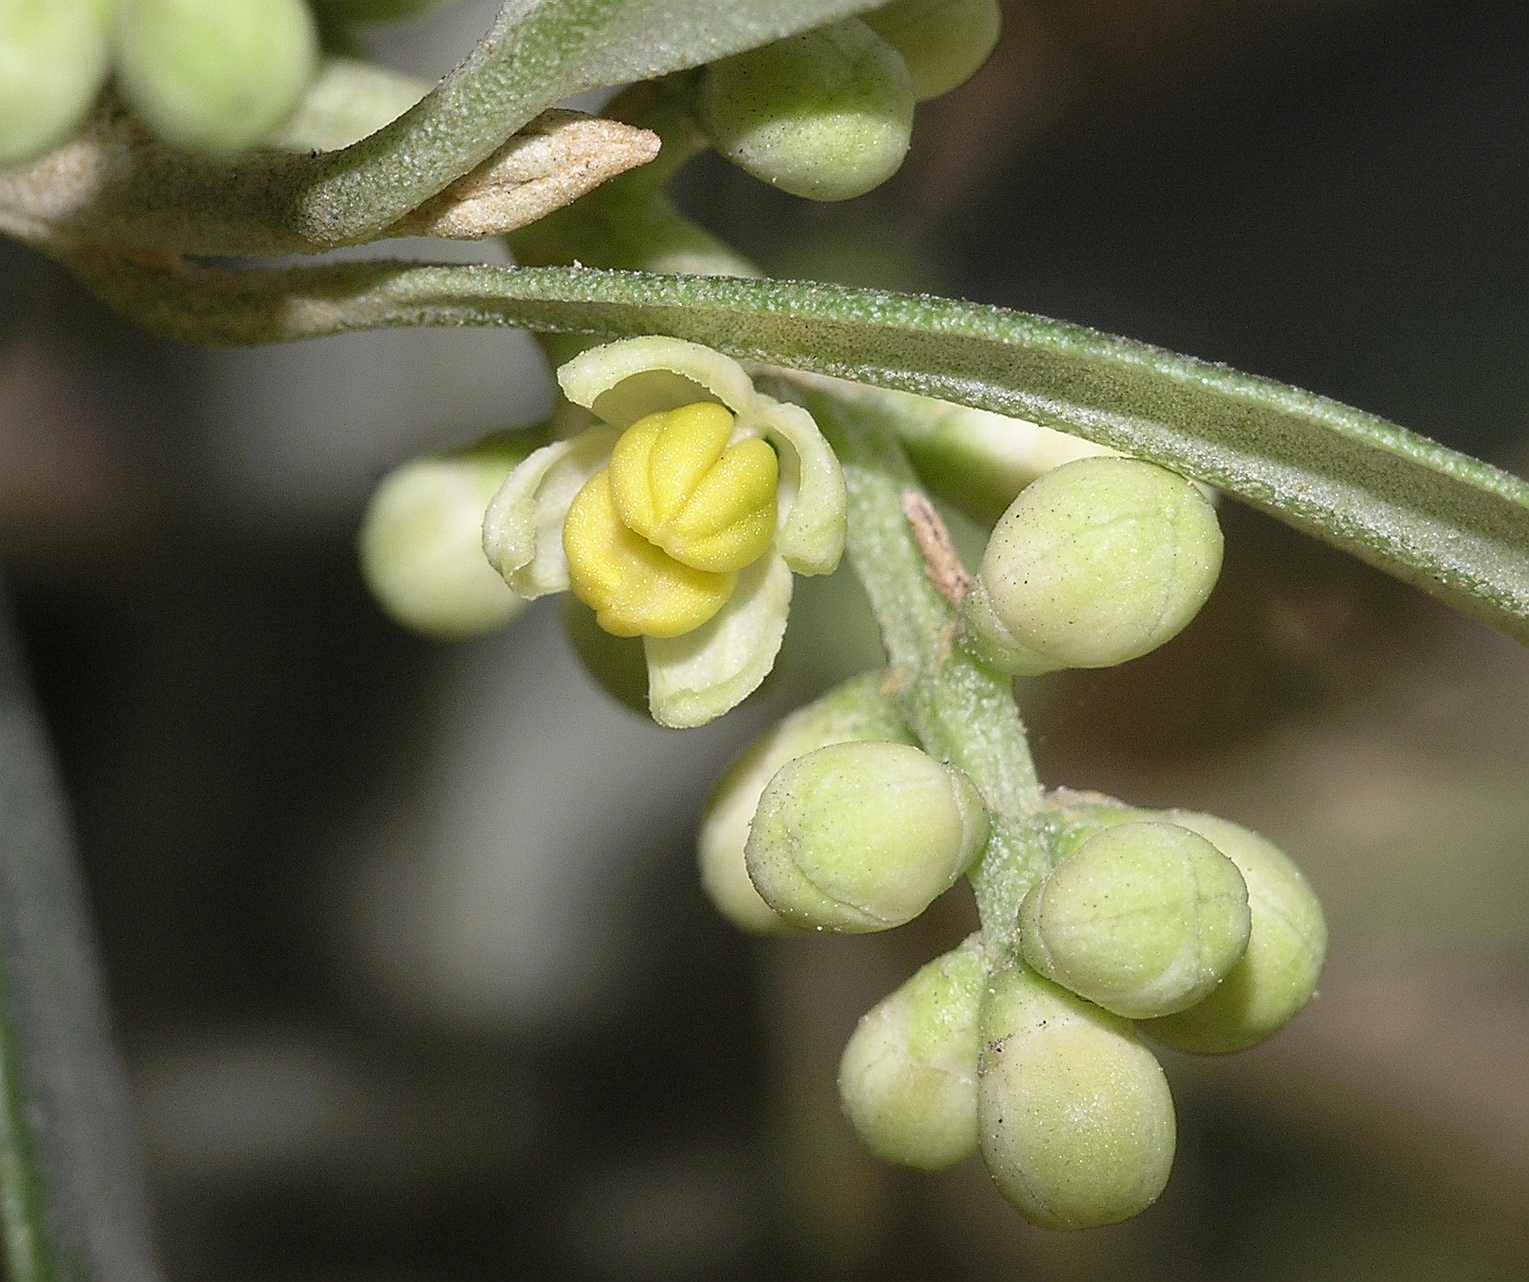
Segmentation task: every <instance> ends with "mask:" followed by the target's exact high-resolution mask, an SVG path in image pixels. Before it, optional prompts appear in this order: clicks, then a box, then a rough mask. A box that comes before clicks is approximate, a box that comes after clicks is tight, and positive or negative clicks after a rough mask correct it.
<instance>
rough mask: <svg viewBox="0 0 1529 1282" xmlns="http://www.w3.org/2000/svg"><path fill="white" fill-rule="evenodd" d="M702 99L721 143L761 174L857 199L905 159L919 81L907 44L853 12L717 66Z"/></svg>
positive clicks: (811, 191)
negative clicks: (891, 40) (902, 49)
mask: <svg viewBox="0 0 1529 1282" xmlns="http://www.w3.org/2000/svg"><path fill="white" fill-rule="evenodd" d="M699 106H700V116H701V122H702V124H703V125H704V126H705V127H706V131H707V133H709V134H710V135H711V138H712V141H713V142H714V143H715V144H716V146H717V150H718V151H720V152H721V153H722V154H723V155H724V156H726V157H727V158H728V159H729V160H731V161H732V162H733V163H734V164H736V165H738V166H740V167H741V168H743V169H745V170H747V171H748V172H749V173H751V174H753V175H754V177H756V178H758V179H760V180H761V181H763V182H767V183H771V184H773V185H774V186H776V187H779V188H781V189H782V190H783V191H789V192H790V193H791V194H792V195H795V196H806V197H808V198H809V199H812V200H848V199H849V198H850V197H852V196H863V195H864V194H865V193H866V192H868V191H870V190H872V189H873V188H875V187H879V186H880V185H881V184H882V183H884V182H885V181H886V180H887V179H888V178H890V177H891V176H892V175H893V174H895V173H896V172H897V170H898V167H899V166H900V165H901V164H902V163H903V157H904V156H905V155H907V153H908V140H909V137H910V136H911V134H912V131H913V80H912V78H911V77H910V76H909V74H908V68H907V65H906V64H905V63H904V62H903V60H902V56H901V55H900V54H899V53H898V52H897V50H895V49H893V48H892V46H891V45H889V44H887V43H886V41H884V40H883V39H882V38H881V37H880V36H878V35H877V34H876V33H875V32H874V31H872V30H871V29H870V28H869V27H867V26H866V25H865V23H863V22H861V21H859V20H858V19H855V18H851V19H848V20H846V21H844V22H836V23H834V24H832V25H831V26H827V27H820V28H818V29H817V30H816V31H808V32H806V33H805V34H803V35H799V36H793V37H792V38H791V39H789V40H780V41H777V42H776V43H774V44H769V45H765V46H764V47H763V48H759V49H752V50H750V51H749V52H748V53H741V54H738V55H737V56H736V57H732V58H724V59H723V60H722V61H721V62H717V63H714V64H712V66H710V67H709V68H707V71H706V76H705V79H704V80H703V81H702V83H701V93H700V103H699Z"/></svg>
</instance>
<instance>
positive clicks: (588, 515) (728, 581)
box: [563, 471, 737, 637]
mask: <svg viewBox="0 0 1529 1282" xmlns="http://www.w3.org/2000/svg"><path fill="white" fill-rule="evenodd" d="M563 549H564V551H566V552H567V554H568V571H569V578H570V580H571V583H572V587H573V592H574V595H575V596H577V597H578V598H579V600H581V601H583V602H584V603H585V604H586V605H588V606H591V607H592V608H593V609H594V611H595V619H596V621H597V622H598V623H599V624H600V626H601V627H602V628H604V629H605V630H606V631H607V632H610V633H612V634H614V635H615V636H618V637H634V636H650V637H677V636H681V635H683V634H684V633H686V632H691V631H694V630H695V629H696V628H698V627H700V626H701V625H702V624H703V623H705V622H706V621H707V620H708V619H710V618H711V617H712V615H714V614H716V612H717V611H718V610H720V609H721V608H722V606H723V605H724V604H725V603H726V601H727V599H728V597H730V596H731V595H732V593H733V586H734V584H735V583H736V582H737V576H736V575H734V574H711V573H708V572H707V571H705V570H697V569H693V568H692V567H690V566H688V565H682V564H681V563H680V562H678V561H676V560H675V559H674V558H673V557H672V556H669V555H668V554H667V553H666V552H664V551H663V550H662V549H660V548H657V547H654V546H653V544H651V543H649V542H648V541H647V540H646V539H644V538H643V537H642V536H641V535H639V534H634V533H633V532H632V531H631V530H629V529H628V528H627V527H626V526H625V525H623V524H622V522H621V518H620V517H619V516H618V515H617V512H616V505H615V503H614V501H613V500H612V498H611V486H610V472H609V471H604V472H601V473H599V475H597V476H596V477H594V478H593V479H592V480H591V481H590V482H589V483H588V484H587V485H585V487H584V488H583V489H582V490H580V491H579V493H578V496H577V497H576V498H575V499H574V501H573V505H572V506H571V507H570V508H569V509H568V520H567V522H566V524H565V525H564V526H563Z"/></svg>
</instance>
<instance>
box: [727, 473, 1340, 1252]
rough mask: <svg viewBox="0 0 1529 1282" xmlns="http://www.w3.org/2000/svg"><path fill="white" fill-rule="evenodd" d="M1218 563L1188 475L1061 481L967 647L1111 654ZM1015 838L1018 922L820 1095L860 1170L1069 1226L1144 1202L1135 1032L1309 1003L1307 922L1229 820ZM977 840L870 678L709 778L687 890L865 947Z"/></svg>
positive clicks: (982, 582) (1028, 529)
mask: <svg viewBox="0 0 1529 1282" xmlns="http://www.w3.org/2000/svg"><path fill="white" fill-rule="evenodd" d="M1220 557H1221V534H1220V530H1219V527H1218V525H1217V522H1216V517H1215V512H1214V509H1213V507H1212V506H1211V505H1210V503H1209V502H1208V501H1207V500H1206V498H1205V496H1204V495H1203V494H1202V493H1201V491H1200V490H1199V489H1198V488H1197V487H1195V486H1194V485H1193V484H1191V483H1190V482H1188V481H1185V480H1183V479H1182V478H1180V477H1178V476H1175V475H1174V474H1172V473H1170V472H1167V471H1165V470H1163V469H1161V468H1158V467H1155V466H1152V465H1150V464H1146V463H1141V462H1138V461H1135V460H1128V459H1120V458H1090V459H1084V460H1079V461H1074V462H1070V463H1066V464H1064V465H1062V466H1061V467H1058V468H1056V469H1055V470H1054V471H1051V472H1048V473H1046V474H1045V475H1043V476H1042V477H1041V478H1040V479H1038V480H1036V481H1034V482H1033V483H1032V484H1031V485H1030V486H1029V487H1028V488H1027V489H1026V490H1024V491H1023V492H1022V493H1021V494H1020V496H1019V497H1018V498H1017V499H1016V500H1015V501H1014V502H1013V503H1012V504H1011V505H1010V507H1009V509H1008V511H1007V512H1006V513H1005V514H1004V516H1003V517H1002V518H1001V519H1000V520H999V522H998V524H997V526H996V528H995V529H994V531H993V535H992V539H991V541H990V543H989V546H988V549H987V553H986V555H985V556H984V558H983V561H982V568H981V572H980V574H979V576H978V579H977V582H976V584H975V585H974V588H973V590H972V592H971V593H970V595H969V596H968V599H967V605H966V610H965V613H964V623H965V628H966V631H965V637H966V644H968V645H969V646H970V647H971V649H972V650H973V651H974V653H975V654H976V655H977V656H978V657H979V658H980V659H981V660H982V661H984V662H986V663H988V664H990V665H993V666H995V667H997V668H998V669H999V670H1000V671H1004V672H1011V673H1012V672H1024V673H1036V672H1043V671H1048V670H1053V669H1057V668H1062V667H1100V666H1104V665H1107V664H1113V663H1121V662H1125V661H1126V660H1129V659H1131V658H1134V657H1136V656H1138V655H1140V654H1143V653H1145V652H1147V651H1148V650H1150V649H1152V648H1154V647H1155V646H1157V645H1160V644H1161V643H1162V642H1164V641H1165V640H1167V639H1168V638H1170V637H1172V636H1173V635H1174V634H1176V633H1177V632H1178V631H1179V630H1180V629H1181V628H1183V627H1184V626H1185V624H1186V623H1187V622H1188V621H1189V620H1190V618H1192V616H1193V615H1194V614H1195V612H1196V611H1197V610H1198V609H1199V607H1200V605H1201V604H1202V603H1203V602H1204V600H1205V598H1206V596H1207V595H1208V593H1209V591H1210V589H1211V587H1212V585H1213V584H1214V582H1215V578H1216V572H1217V569H1218V568H1219V564H1220ZM894 731H895V733H894ZM749 815H752V821H751V822H750V821H749V820H748V819H747V818H746V817H747V816H749ZM1040 822H1041V825H1042V827H1043V828H1044V840H1045V842H1046V844H1047V848H1048V849H1047V853H1048V854H1049V856H1050V870H1049V872H1047V873H1046V874H1045V875H1044V876H1043V877H1041V878H1040V879H1039V880H1037V881H1036V882H1035V883H1034V884H1033V885H1031V886H1030V887H1029V889H1028V893H1026V894H1024V896H1023V898H1022V900H1021V902H1020V903H1019V906H1018V908H1017V912H1016V914H1015V919H1014V920H1013V921H1009V922H1001V923H991V922H987V923H984V925H985V930H984V931H983V932H980V933H979V934H976V935H973V936H971V937H970V938H968V939H967V940H966V941H965V942H964V943H962V944H961V945H960V946H959V947H957V948H956V949H954V950H953V951H951V952H949V953H946V954H945V955H943V956H941V957H938V958H936V959H935V960H934V961H932V962H930V963H929V964H928V965H926V966H924V967H923V968H922V969H921V970H919V971H918V972H917V973H916V974H915V975H914V976H913V977H912V978H911V979H909V980H908V981H907V982H906V983H905V984H903V985H902V986H901V987H900V988H898V989H897V990H896V991H895V992H893V993H892V994H891V995H890V996H888V997H887V998H885V999H884V1000H883V1001H881V1002H880V1003H878V1004H877V1005H876V1006H875V1007H874V1008H873V1009H872V1010H871V1011H870V1012H869V1013H867V1014H866V1015H865V1016H864V1017H863V1018H862V1019H861V1021H860V1023H859V1026H858V1027H857V1028H856V1029H855V1031H854V1034H853V1035H852V1036H851V1038H850V1040H849V1044H848V1045H847V1047H846V1048H845V1051H844V1056H843V1059H842V1062H841V1065H840V1073H839V1089H840V1094H841V1098H842V1101H843V1105H844V1111H845V1113H846V1115H847V1117H848V1118H849V1120H850V1122H851V1124H852V1125H853V1127H854V1128H855V1130H856V1132H857V1133H858V1135H859V1136H860V1138H861V1139H862V1140H863V1142H864V1143H865V1144H866V1146H867V1147H868V1148H869V1149H870V1150H871V1151H872V1152H874V1153H876V1154H877V1155H879V1156H880V1157H883V1158H885V1159H887V1160H889V1161H893V1162H898V1163H902V1164H904V1165H908V1166H912V1167H917V1168H920V1169H925V1170H936V1169H940V1168H943V1167H947V1166H950V1165H952V1164H953V1163H955V1162H958V1161H961V1160H962V1159H964V1158H966V1157H968V1156H971V1155H972V1154H974V1153H979V1152H980V1154H981V1156H982V1158H983V1160H984V1162H985V1163H986V1165H987V1167H988V1169H989V1171H990V1172H991V1174H992V1176H993V1179H994V1181H995V1183H996V1184H997V1186H998V1188H999V1189H1000V1191H1001V1192H1002V1193H1003V1194H1004V1196H1005V1197H1007V1198H1008V1200H1009V1201H1010V1202H1012V1203H1013V1204H1014V1205H1015V1206H1016V1207H1017V1208H1018V1209H1019V1210H1020V1211H1021V1213H1023V1214H1024V1215H1025V1216H1026V1218H1028V1219H1029V1220H1031V1221H1032V1222H1033V1223H1035V1224H1038V1225H1042V1226H1045V1227H1048V1228H1056V1229H1075V1228H1087V1227H1092V1226H1097V1225H1103V1224H1111V1223H1115V1222H1117V1221H1120V1220H1123V1219H1126V1218H1128V1217H1130V1216H1132V1215H1135V1214H1137V1213H1138V1212H1140V1211H1142V1210H1144V1209H1145V1208H1146V1207H1147V1206H1149V1205H1151V1203H1152V1202H1153V1201H1154V1200H1155V1199H1156V1198H1157V1196H1158V1195H1159V1194H1160V1193H1161V1191H1162V1190H1163V1188H1164V1185H1165V1184H1166V1181H1167V1179H1168V1174H1169V1170H1170V1167H1171V1165H1172V1160H1173V1152H1174V1143H1175V1120H1174V1109H1173V1101H1172V1098H1171V1096H1170V1094H1169V1090H1168V1085H1167V1081H1166V1078H1165V1077H1164V1074H1163V1070H1162V1067H1161V1066H1160V1064H1159V1063H1158V1061H1157V1058H1156V1056H1155V1055H1154V1054H1153V1052H1152V1051H1151V1050H1150V1049H1149V1048H1148V1046H1147V1045H1146V1044H1145V1043H1144V1041H1143V1039H1144V1038H1145V1039H1148V1040H1151V1041H1156V1042H1159V1043H1161V1044H1163V1045H1166V1046H1169V1047H1172V1048H1175V1049H1178V1050H1183V1051H1191V1052H1196V1053H1203V1054H1218V1053H1223V1052H1229V1051H1237V1050H1242V1049H1245V1048H1247V1047H1250V1046H1253V1045H1255V1044H1256V1043H1258V1042H1260V1041H1262V1040H1263V1039H1264V1038H1266V1037H1268V1036H1269V1035H1270V1034H1272V1033H1274V1032H1275V1031H1276V1030H1278V1029H1279V1028H1281V1027H1283V1026H1284V1025H1285V1024H1286V1023H1288V1022H1289V1021H1290V1020H1291V1019H1292V1018H1293V1017H1294V1016H1295V1015H1296V1014H1297V1013H1298V1012H1299V1011H1300V1010H1301V1008H1302V1007H1303V1006H1305V1004H1306V1003H1307V1002H1308V1001H1309V1000H1310V998H1311V997H1312V995H1313V993H1314V992H1315V989H1316V983H1317V977H1318V974H1319V972H1320V970H1321V966H1322V961H1323V957H1324V954H1325V950H1326V928H1325V925H1324V922H1323V918H1322V911H1321V907H1320V905H1319V904H1318V902H1317V899H1316V897H1315V895H1314V894H1313V893H1312V891H1311V888H1310V887H1309V885H1308V884H1307V882H1306V880H1305V879H1304V878H1303V877H1302V875H1301V873H1300V872H1299V870H1298V869H1297V868H1296V867H1295V865H1294V864H1293V863H1291V861H1290V860H1289V859H1288V858H1286V857H1285V856H1284V855H1283V854H1281V853H1280V851H1278V850H1277V849H1276V848H1275V847H1274V846H1273V845H1271V844H1270V843H1269V842H1267V841H1265V840H1264V839H1263V838H1262V837H1260V836H1258V835H1257V834H1255V833H1253V832H1250V831H1248V830H1247V829H1246V828H1242V827H1240V826H1238V825H1237V824H1234V823H1229V822H1227V821H1226V820H1223V819H1217V818H1214V817H1212V816H1209V815H1202V814H1195V813H1191V812H1187V811H1178V810H1172V811H1144V810H1139V809H1136V808H1133V807H1130V806H1127V805H1124V804H1122V803H1119V802H1116V801H1114V800H1112V799H1110V798H1107V797H1103V796H1099V795H1095V794H1079V793H1069V792H1059V793H1055V794H1052V795H1051V796H1050V797H1049V799H1048V802H1047V806H1046V809H1045V812H1044V815H1043V816H1042V817H1041V819H1040ZM988 831H989V820H988V817H987V815H986V812H985V809H984V806H983V803H982V799H981V797H980V796H979V794H978V793H977V790H976V789H975V788H974V787H973V785H972V783H971V782H970V780H968V779H967V778H966V777H965V776H964V775H963V774H961V772H960V771H957V770H955V769H953V768H951V767H950V766H948V765H946V764H943V763H941V762H939V761H936V760H934V759H933V758H931V757H929V756H927V755H926V754H924V753H923V752H921V751H919V749H918V748H916V747H914V746H912V745H911V743H910V737H909V735H908V733H907V731H906V730H905V729H904V728H903V727H902V724H901V722H900V721H899V720H898V716H897V708H896V705H895V701H894V700H893V699H892V698H891V697H889V696H888V695H887V694H886V693H884V692H883V689H882V687H881V685H880V683H879V682H878V680H877V679H876V678H875V677H874V676H867V677H863V678H859V679H857V680H855V681H852V682H849V683H846V684H845V685H843V686H841V687H839V688H838V689H836V690H834V691H832V692H830V693H829V694H828V695H826V696H825V697H824V698H823V699H822V700H821V701H819V702H818V703H817V704H814V705H811V706H809V707H807V708H804V709H802V710H800V711H798V712H797V713H795V714H793V715H792V716H791V717H788V718H787V719H786V720H785V721H784V722H782V723H781V724H780V725H778V726H777V727H775V728H774V729H773V730H772V731H770V732H769V734H767V735H766V736H765V737H764V738H763V739H762V740H760V741H759V742H758V743H756V744H755V745H754V746H753V747H752V748H750V749H749V750H748V752H746V753H745V754H744V756H743V757H742V758H741V759H740V761H739V762H738V763H737V764H736V765H735V766H734V767H733V768H732V769H731V770H730V771H729V772H728V773H727V775H726V776H724V778H723V780H722V781H721V783H720V784H719V786H718V788H717V790H716V792H715V793H714V794H713V796H712V798H711V801H710V803H709V805H708V808H707V812H706V815H705V818H704V820H703V823H702V827H701V860H702V876H703V882H704V884H705V885H706V888H707V890H708V892H709V893H710V894H711V896H712V899H713V900H714V902H715V903H716V904H717V906H718V908H719V909H720V910H721V911H722V912H723V913H725V914H726V915H727V916H728V917H730V918H731V919H732V920H733V921H735V922H736V923H737V924H739V925H740V926H743V927H744V928H745V929H750V930H771V931H775V930H782V929H790V928H793V927H795V928H810V929H816V930H828V931H838V932H863V931H872V930H885V929H889V928H892V927H895V926H898V925H901V924H903V923H905V922H907V921H909V920H911V919H912V918H913V917H914V916H916V915H917V914H918V913H919V912H921V911H922V910H923V909H924V908H925V907H927V906H928V904H929V903H930V902H932V900H933V899H934V898H935V897H937V896H938V895H940V894H941V893H943V892H944V891H945V890H946V889H948V888H949V887H950V886H951V885H952V884H953V883H954V882H955V881H956V880H957V879H958V878H959V877H960V875H961V874H962V872H971V871H972V870H973V868H974V865H977V864H978V863H980V861H981V859H982V857H983V853H984V851H983V848H984V845H985V843H986V840H987V835H988Z"/></svg>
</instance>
